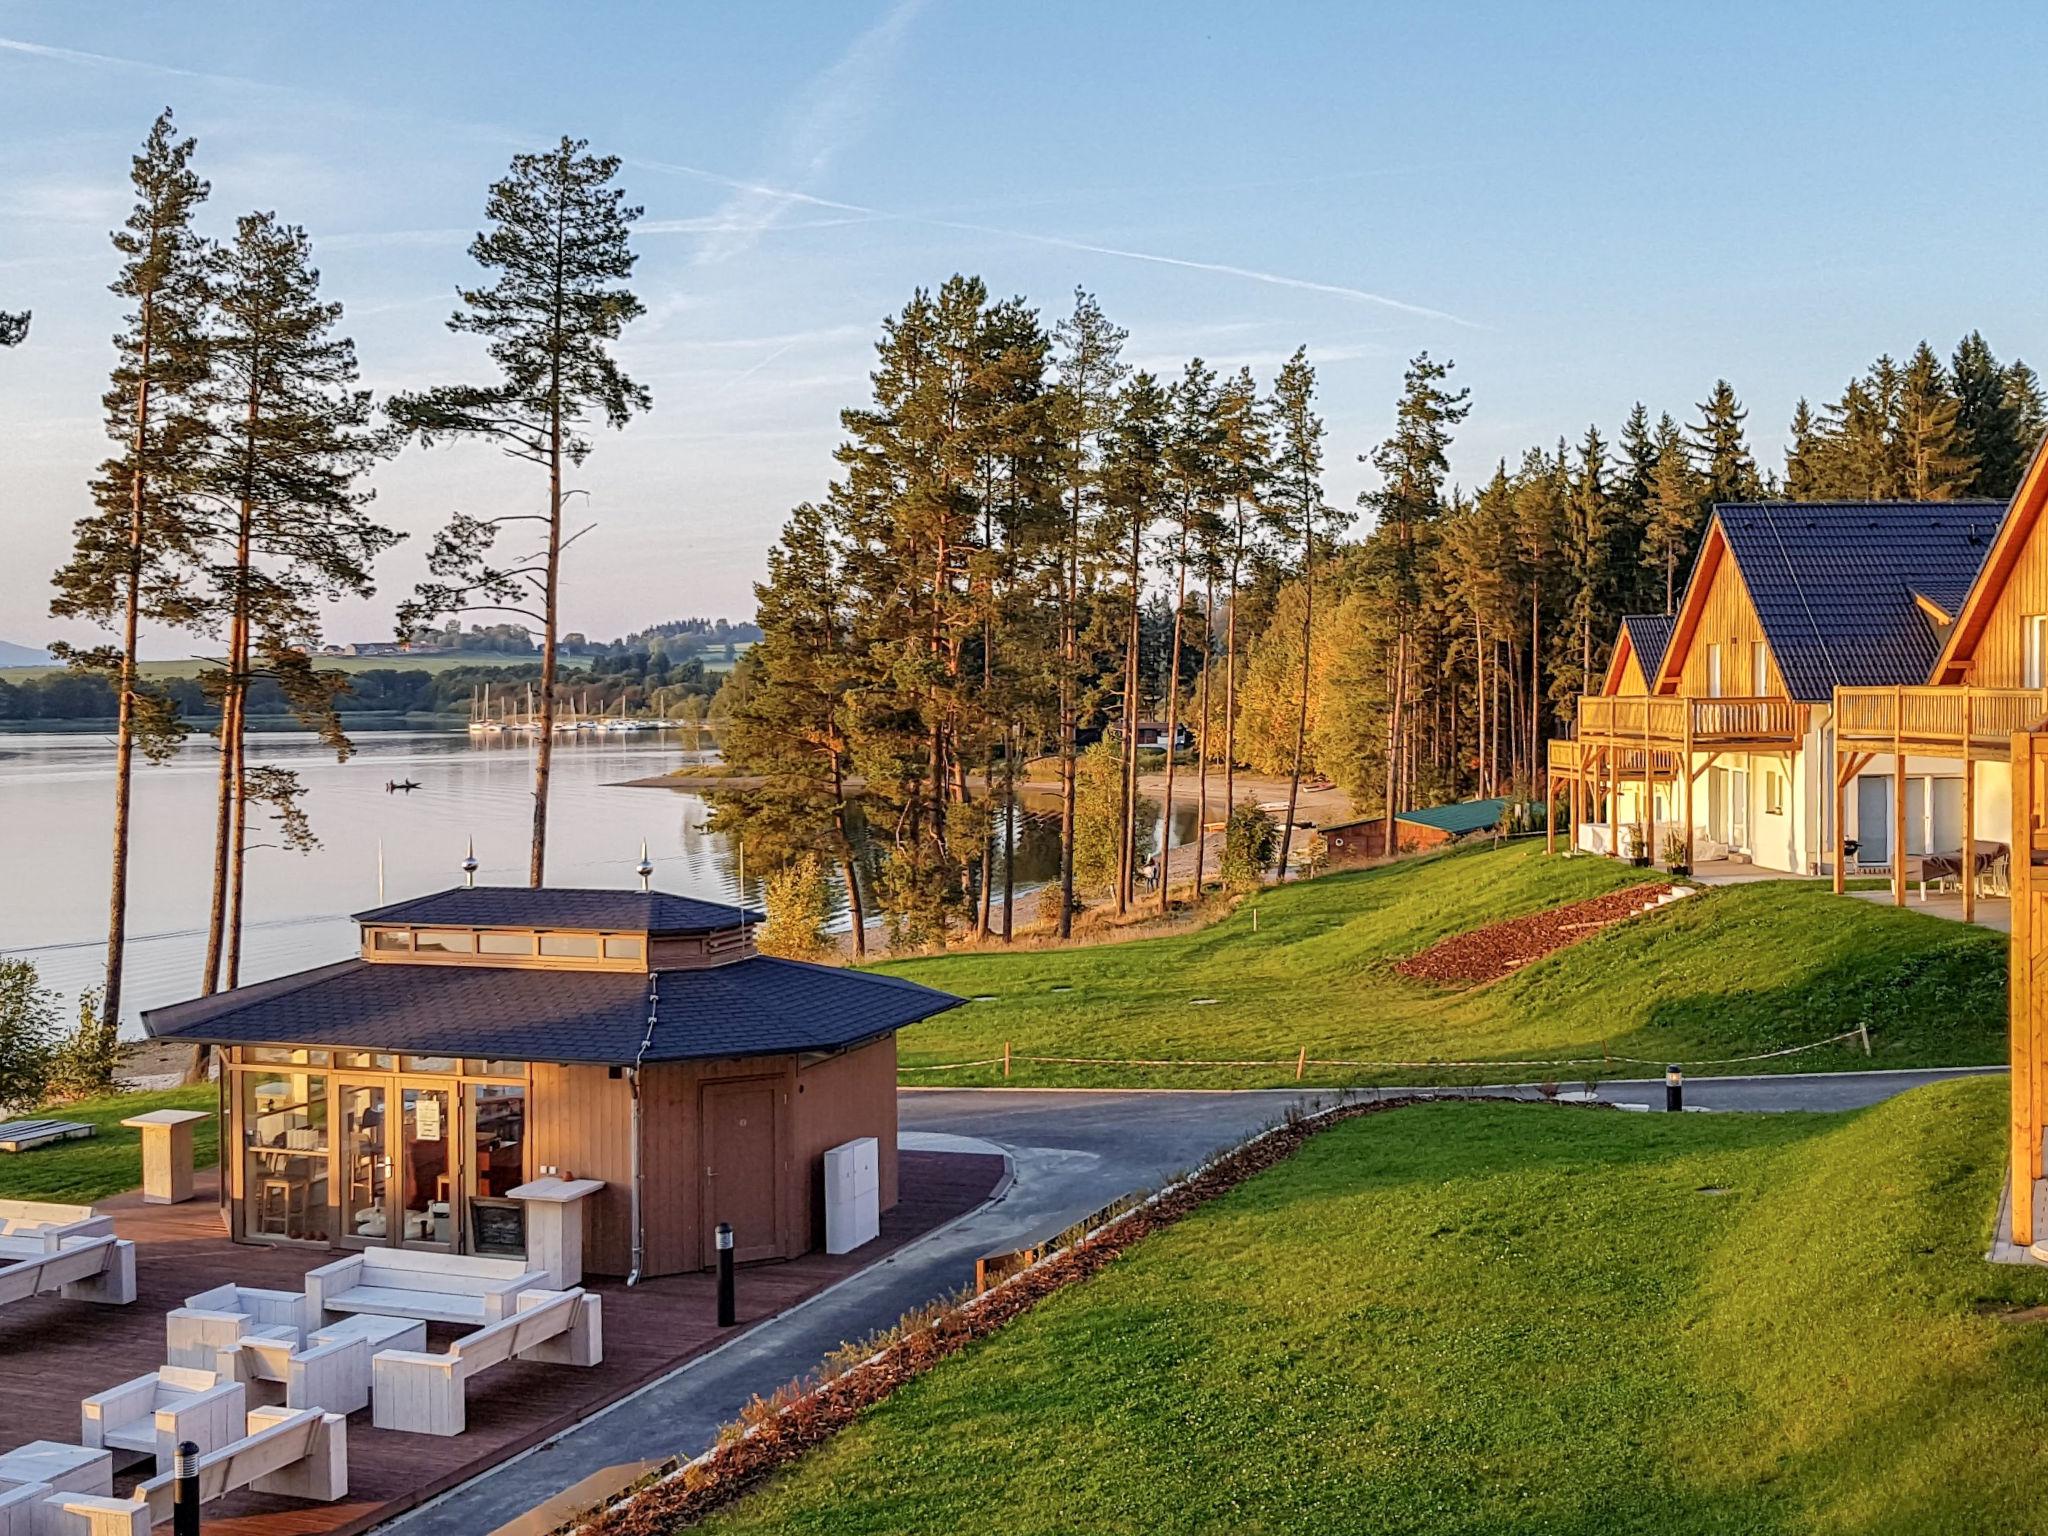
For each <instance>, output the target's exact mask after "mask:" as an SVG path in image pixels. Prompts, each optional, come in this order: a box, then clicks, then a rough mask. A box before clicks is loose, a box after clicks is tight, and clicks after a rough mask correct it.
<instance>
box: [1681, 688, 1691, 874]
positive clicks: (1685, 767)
mask: <svg viewBox="0 0 2048 1536" xmlns="http://www.w3.org/2000/svg"><path fill="white" fill-rule="evenodd" d="M1679 772H1681V773H1683V774H1684V775H1685V792H1684V794H1682V795H1681V796H1680V797H1679V798H1680V799H1682V800H1683V801H1684V802H1685V806H1684V811H1685V867H1686V868H1687V869H1691V868H1692V706H1691V705H1690V704H1688V705H1686V707H1685V756H1684V757H1683V758H1682V759H1681V760H1680V763H1679Z"/></svg>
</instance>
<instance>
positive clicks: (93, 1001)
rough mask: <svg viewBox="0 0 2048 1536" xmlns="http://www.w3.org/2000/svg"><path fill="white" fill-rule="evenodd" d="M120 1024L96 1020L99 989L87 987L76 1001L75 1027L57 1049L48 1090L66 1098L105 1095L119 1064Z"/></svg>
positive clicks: (98, 1008)
mask: <svg viewBox="0 0 2048 1536" xmlns="http://www.w3.org/2000/svg"><path fill="white" fill-rule="evenodd" d="M120 1027H121V1026H120V1024H119V1023H118V1021H116V1020H113V1019H106V1018H102V1017H101V1016H100V989H99V988H98V987H88V988H87V989H86V990H85V991H84V992H83V993H81V994H80V995H79V999H78V1027H77V1028H76V1029H75V1030H73V1031H72V1032H71V1034H70V1036H69V1037H68V1038H66V1039H65V1041H64V1043H63V1044H62V1045H60V1046H58V1047H57V1054H56V1057H55V1059H54V1061H53V1062H52V1064H51V1069H50V1086H51V1087H52V1088H54V1089H55V1090H56V1091H57V1092H59V1093H61V1094H63V1095H64V1096H65V1097H66V1098H73V1099H86V1098H94V1097H97V1096H98V1095H100V1094H104V1093H109V1092H111V1091H112V1090H113V1087H114V1068H115V1067H117V1066H119V1065H120V1062H121V1041H120Z"/></svg>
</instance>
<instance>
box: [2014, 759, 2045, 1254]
mask: <svg viewBox="0 0 2048 1536" xmlns="http://www.w3.org/2000/svg"><path fill="white" fill-rule="evenodd" d="M2033 751H2034V747H2033V739H2032V738H2031V737H2029V736H2027V735H2024V734H2016V735H2014V736H2013V738H2012V882H2011V889H2012V897H2011V900H2012V949H2011V954H2012V964H2011V967H2010V972H2011V974H2010V977H2009V979H2008V982H2007V993H2008V998H2007V1006H2008V1008H2009V1010H2010V1012H2011V1016H2012V1017H2011V1025H2012V1027H2011V1042H2012V1043H2011V1057H2012V1077H2011V1092H2012V1113H2011V1120H2012V1145H2011V1153H2012V1240H2013V1241H2014V1242H2015V1243H2017V1244H2018V1245H2019V1246H2020V1247H2022V1248H2025V1247H2028V1246H2030V1245H2031V1244H2032V1243H2033V1241H2034V1181H2035V1179H2037V1178H2038V1177H2040V1172H2041V1167H2040V1159H2041V1134H2040V1127H2039V1125H2038V1124H2037V1121H2036V1117H2035V1110H2034V1105H2035V1102H2036V1096H2037V1088H2036V1084H2035V1078H2036V1076H2037V1075H2038V1074H2039V1071H2040V1066H2041V1063H2040V1061H2039V1059H2038V1058H2037V1057H2036V1055H2035V1054H2034V1050H2035V1042H2036V1039H2037V1037H2038V1033H2039V1028H2038V1024H2037V1021H2036V1020H2035V1018H2034V1007H2033V1004H2034V985H2033V983H2034V962H2033V950H2034V944H2033V926H2034V886H2033V847H2034V758H2033Z"/></svg>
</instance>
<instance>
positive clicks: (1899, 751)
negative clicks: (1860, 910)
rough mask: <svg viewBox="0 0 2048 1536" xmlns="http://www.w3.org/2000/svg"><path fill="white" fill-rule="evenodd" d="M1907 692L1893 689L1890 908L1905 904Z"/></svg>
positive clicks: (1901, 689)
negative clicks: (1905, 740) (1905, 739)
mask: <svg viewBox="0 0 2048 1536" xmlns="http://www.w3.org/2000/svg"><path fill="white" fill-rule="evenodd" d="M1905 716H1906V690H1905V689H1903V688H1894V689H1893V690H1892V905H1893V906H1895V907H1903V906H1904V905H1905V904H1906V749H1905V746H1904V744H1903V738H1904V731H1905V723H1906V722H1905Z"/></svg>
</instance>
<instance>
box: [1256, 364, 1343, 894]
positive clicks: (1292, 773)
mask: <svg viewBox="0 0 2048 1536" xmlns="http://www.w3.org/2000/svg"><path fill="white" fill-rule="evenodd" d="M1315 395H1316V373H1315V369H1314V368H1312V367H1310V366H1309V361H1308V348H1306V347H1299V348H1296V349H1295V353H1294V356H1293V357H1291V358H1289V359H1288V360H1287V362H1286V364H1285V365H1284V366H1283V367H1282V368H1281V370H1280V375H1279V377H1278V378H1277V379H1275V380H1274V381H1273V396H1272V405H1271V412H1272V421H1273V435H1274V440H1275V452H1274V455H1273V478H1272V487H1273V490H1272V499H1271V500H1270V501H1269V502H1268V504H1267V507H1266V512H1267V516H1268V517H1269V519H1270V520H1271V522H1272V525H1273V528H1274V531H1275V534H1276V536H1277V537H1278V539H1279V541H1280V542H1281V544H1282V545H1283V546H1285V547H1287V548H1290V549H1292V550H1294V551H1296V552H1297V554H1296V558H1297V559H1298V560H1299V562H1300V564H1299V565H1298V567H1297V579H1298V580H1299V581H1300V582H1301V589H1302V617H1301V699H1300V703H1299V707H1298V713H1297V714H1296V716H1295V727H1294V753H1293V760H1292V763H1291V765H1290V767H1289V771H1288V776H1287V821H1286V824H1285V825H1284V826H1283V827H1282V828H1281V829H1280V878H1281V879H1283V880H1284V879H1286V878H1287V853H1288V847H1289V845H1290V843H1291V841H1292V839H1293V836H1294V812H1295V807H1296V805H1297V804H1298V803H1299V801H1300V799H1301V765H1302V749H1303V748H1304V747H1305V746H1306V744H1307V741H1308V713H1309V684H1310V674H1311V664H1312V661H1313V653H1314V646H1313V644H1312V643H1311V642H1312V637H1313V636H1314V634H1315V623H1316V616H1315V581H1316V562H1317V561H1318V560H1320V559H1321V558H1323V554H1324V551H1325V549H1326V547H1327V544H1328V542H1329V540H1330V539H1331V538H1332V537H1334V536H1335V534H1336V533H1337V531H1338V530H1339V528H1340V527H1341V526H1342V523H1341V519H1340V518H1339V516H1338V514H1337V512H1336V511H1335V509H1334V508H1332V507H1330V506H1328V505H1327V504H1325V502H1324V501H1323V436H1324V427H1323V419H1322V417H1320V416H1318V415H1317V414H1316V410H1315Z"/></svg>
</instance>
